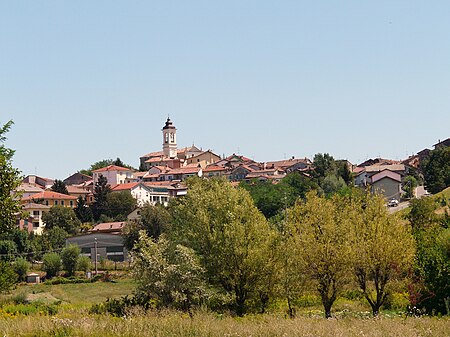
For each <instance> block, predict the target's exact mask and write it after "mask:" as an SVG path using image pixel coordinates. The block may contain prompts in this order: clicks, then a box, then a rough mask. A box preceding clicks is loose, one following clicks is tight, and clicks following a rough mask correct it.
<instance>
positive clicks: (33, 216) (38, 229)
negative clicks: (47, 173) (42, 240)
mask: <svg viewBox="0 0 450 337" xmlns="http://www.w3.org/2000/svg"><path fill="white" fill-rule="evenodd" d="M76 201H77V197H75V196H71V195H66V194H61V193H57V192H53V191H43V192H40V193H35V194H33V195H30V196H27V197H24V198H22V199H21V200H20V203H21V204H22V209H23V210H24V211H26V212H28V214H29V216H28V217H27V218H25V219H18V220H17V225H18V226H19V228H20V229H26V230H28V232H34V233H35V234H38V235H40V234H42V231H43V229H44V227H45V224H44V222H43V221H42V215H43V214H44V212H48V211H49V210H50V208H51V207H53V206H63V207H71V208H74V207H75V205H76Z"/></svg>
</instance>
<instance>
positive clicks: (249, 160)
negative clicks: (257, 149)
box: [225, 153, 254, 162]
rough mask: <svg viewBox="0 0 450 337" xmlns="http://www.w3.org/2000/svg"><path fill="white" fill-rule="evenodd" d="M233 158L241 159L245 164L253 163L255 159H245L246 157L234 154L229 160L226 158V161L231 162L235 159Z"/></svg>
mask: <svg viewBox="0 0 450 337" xmlns="http://www.w3.org/2000/svg"><path fill="white" fill-rule="evenodd" d="M233 158H238V159H240V160H242V161H244V162H253V161H254V160H253V159H250V158H247V157H244V156H239V155H237V154H234V153H233V154H232V155H231V156H228V157H227V158H225V159H226V160H228V161H230V160H231V159H233Z"/></svg>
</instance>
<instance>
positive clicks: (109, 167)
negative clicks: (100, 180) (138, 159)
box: [92, 165, 131, 172]
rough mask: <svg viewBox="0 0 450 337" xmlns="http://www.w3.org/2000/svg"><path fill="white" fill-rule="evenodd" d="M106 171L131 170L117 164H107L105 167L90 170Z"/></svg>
mask: <svg viewBox="0 0 450 337" xmlns="http://www.w3.org/2000/svg"><path fill="white" fill-rule="evenodd" d="M106 171H131V170H130V169H129V168H126V167H121V166H117V165H108V166H106V167H102V168H99V169H98V170H94V171H92V172H106Z"/></svg>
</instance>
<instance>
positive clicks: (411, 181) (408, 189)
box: [402, 176, 418, 199]
mask: <svg viewBox="0 0 450 337" xmlns="http://www.w3.org/2000/svg"><path fill="white" fill-rule="evenodd" d="M417 185H418V183H417V179H416V178H414V177H413V176H406V177H405V179H404V180H403V187H402V189H403V191H405V198H406V199H412V198H414V197H415V194H414V191H415V190H416V187H417Z"/></svg>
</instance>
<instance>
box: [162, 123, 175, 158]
mask: <svg viewBox="0 0 450 337" xmlns="http://www.w3.org/2000/svg"><path fill="white" fill-rule="evenodd" d="M162 133H163V153H164V157H168V158H176V157H177V128H176V127H175V126H174V125H173V123H172V121H171V120H170V118H169V117H167V121H166V124H165V125H164V127H163V128H162Z"/></svg>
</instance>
